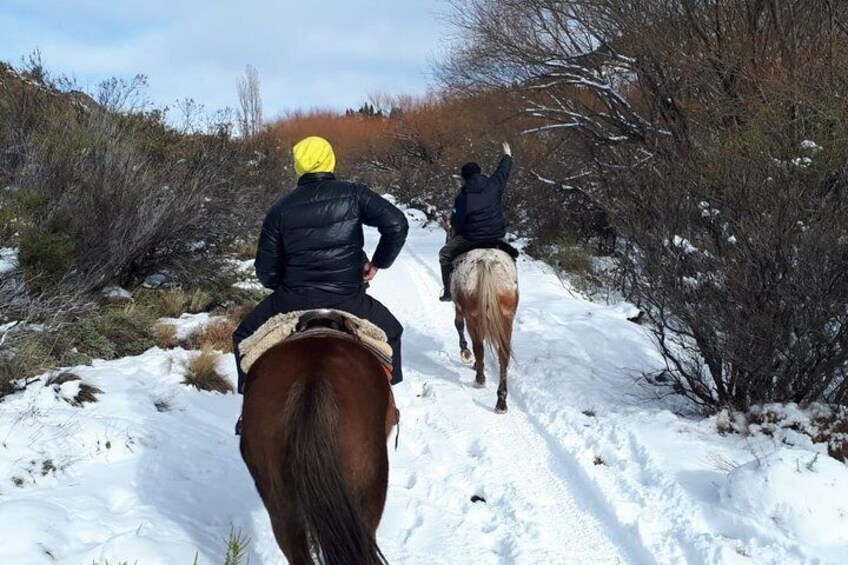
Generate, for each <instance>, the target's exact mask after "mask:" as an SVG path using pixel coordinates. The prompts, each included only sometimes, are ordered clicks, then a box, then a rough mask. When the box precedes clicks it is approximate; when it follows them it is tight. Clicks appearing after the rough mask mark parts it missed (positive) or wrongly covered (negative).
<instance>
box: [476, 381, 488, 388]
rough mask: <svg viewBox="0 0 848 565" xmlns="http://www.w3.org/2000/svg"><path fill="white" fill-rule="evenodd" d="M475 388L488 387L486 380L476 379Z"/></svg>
mask: <svg viewBox="0 0 848 565" xmlns="http://www.w3.org/2000/svg"><path fill="white" fill-rule="evenodd" d="M474 388H486V381H482V382H480V381H474Z"/></svg>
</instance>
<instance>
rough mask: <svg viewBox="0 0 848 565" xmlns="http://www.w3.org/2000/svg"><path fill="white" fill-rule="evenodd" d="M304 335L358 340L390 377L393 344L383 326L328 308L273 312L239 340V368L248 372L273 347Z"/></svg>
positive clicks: (302, 337)
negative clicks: (250, 333)
mask: <svg viewBox="0 0 848 565" xmlns="http://www.w3.org/2000/svg"><path fill="white" fill-rule="evenodd" d="M307 337H309V338H315V337H317V338H322V337H325V338H326V337H329V338H336V339H345V340H348V341H353V342H356V343H359V344H360V345H362V346H363V347H364V348H365V349H366V350H368V351H369V352H370V353H372V354H373V355H374V356H375V357H376V358H377V359H378V360H379V361H380V363H381V365H382V366H383V369H384V371H385V372H386V373H387V375H388V376H389V379H391V372H392V348H391V347H390V346H389V344H388V341H387V339H386V334H385V333H384V332H383V330H381V329H380V328H378V327H377V326H375V325H374V324H372V323H371V322H369V321H367V320H363V319H360V318H357V317H356V316H354V315H353V314H349V313H347V312H342V311H340V310H330V309H320V310H302V311H297V312H289V313H286V314H278V315H276V316H274V317H273V318H271V319H270V320H268V321H267V322H265V323H264V324H262V326H260V327H259V329H258V330H256V332H255V333H254V334H253V335H251V336H250V337H248V338H247V339H245V340H244V341H243V342H242V343H241V346H240V349H241V353H242V360H241V368H242V370H243V371H244V372H245V374H247V373H249V372H250V368H251V367H252V366H253V364H254V363H255V362H256V361H257V360H258V359H259V358H260V357H261V356H262V355H263V354H264V353H265V352H266V351H268V350H269V349H271V348H272V347H275V346H277V345H279V344H281V343H287V342H290V341H297V340H300V339H305V338H307Z"/></svg>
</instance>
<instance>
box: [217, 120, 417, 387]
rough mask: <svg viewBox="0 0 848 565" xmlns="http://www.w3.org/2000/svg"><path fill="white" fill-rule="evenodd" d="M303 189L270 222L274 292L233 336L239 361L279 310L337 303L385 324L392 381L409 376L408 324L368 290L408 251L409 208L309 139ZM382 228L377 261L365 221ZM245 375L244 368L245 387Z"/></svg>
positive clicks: (265, 237) (303, 145) (265, 233)
mask: <svg viewBox="0 0 848 565" xmlns="http://www.w3.org/2000/svg"><path fill="white" fill-rule="evenodd" d="M293 153H294V160H295V169H296V170H297V173H298V175H299V179H298V182H297V188H296V189H295V190H294V191H293V192H292V193H290V194H288V195H287V196H285V197H283V198H282V199H280V200H279V201H278V202H277V203H276V204H275V205H274V206H273V207H272V208H271V210H270V212H269V213H268V216H267V217H266V218H265V222H264V224H263V226H262V233H261V235H260V237H259V247H258V250H257V253H256V262H255V266H256V275H257V277H258V278H259V281H260V282H261V283H262V285H263V286H265V287H267V288H271V289H273V290H274V292H273V294H271V295H270V296H268V297H267V298H265V300H263V301H262V302H260V303H259V305H258V306H257V307H256V308H255V309H254V310H253V312H251V313H250V314H249V315H248V316H247V317H246V318H245V319H244V321H242V323H241V324H240V325H239V327H238V328H237V329H236V331H235V333H234V334H233V343H234V351H235V355H236V364H237V365H239V361H240V357H241V356H240V354H239V349H238V346H239V343H240V342H241V341H242V340H243V339H245V338H246V337H248V336H250V335H251V334H253V332H255V331H256V330H257V329H258V328H259V326H261V325H262V324H263V323H265V322H266V321H267V320H268V319H269V318H271V317H272V316H274V315H276V314H281V313H285V312H292V311H295V310H309V309H314V308H334V309H337V310H343V311H346V312H350V313H351V314H353V315H355V316H359V317H360V318H364V319H366V320H369V321H371V322H373V323H374V324H376V325H377V326H379V327H380V328H382V329H383V331H385V332H386V335H387V337H388V341H389V345H391V347H392V350H393V351H394V356H393V359H392V384H396V383H399V382H400V381H401V380H402V379H403V374H402V371H401V344H400V337H401V334H402V333H403V326H401V324H400V322H398V321H397V319H396V318H395V317H394V316H393V315H392V314H391V313H390V312H389V311H388V309H387V308H386V307H385V306H383V305H382V304H381V303H380V302H378V301H377V300H375V299H374V298H372V297H370V296H368V295H367V294H366V293H365V286H366V283H367V282H368V281H370V280H371V279H373V278H374V276H375V275H376V274H377V271H378V270H379V269H387V268H389V267H390V266H391V264H392V263H393V262H394V260H395V259H396V258H397V256H398V254H399V253H400V250H401V248H402V247H403V244H404V242H405V241H406V234H407V231H408V229H409V225H408V222H407V220H406V217H405V216H404V214H403V212H401V211H400V210H399V209H398V208H397V207H395V206H394V205H393V204H392V203H391V202H389V201H388V200H386V199H385V198H383V197H382V196H380V195H379V194H377V193H375V192H373V191H372V190H371V189H369V188H368V187H367V186H365V185H362V184H355V183H351V182H346V181H342V180H338V179H336V178H335V176H334V175H333V170H334V169H335V156H334V154H333V150H332V147H331V146H330V144H329V143H328V142H327V141H326V140H324V139H322V138H320V137H309V138H306V139H304V140H303V141H301V142H300V143H298V144H297V145H295V147H294V150H293ZM363 224H364V225H368V226H374V227H376V228H378V229H379V231H380V243H379V244H378V245H377V249H376V251H375V252H374V256H373V257H372V259H371V261H369V260H368V257H367V256H366V254H365V251H364V249H363V245H364V240H363V233H362V226H363ZM244 380H245V376H244V375H243V374H242V371H241V368H240V367H239V386H238V390H239V392H243V390H244V385H245V382H244Z"/></svg>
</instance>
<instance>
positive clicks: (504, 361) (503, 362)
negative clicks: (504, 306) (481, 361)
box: [495, 315, 512, 414]
mask: <svg viewBox="0 0 848 565" xmlns="http://www.w3.org/2000/svg"><path fill="white" fill-rule="evenodd" d="M505 320H506V321H507V327H506V338H507V342H506V345H507V347H506V348H505V349H504V350H501V351H498V365H499V366H500V367H499V368H500V381H499V382H498V402H497V404H495V412H496V413H497V414H505V413H506V410H507V407H506V395H507V390H506V380H507V372H508V371H509V359H510V355H509V352H510V347H511V344H512V317H511V316H509V315H507V317H505Z"/></svg>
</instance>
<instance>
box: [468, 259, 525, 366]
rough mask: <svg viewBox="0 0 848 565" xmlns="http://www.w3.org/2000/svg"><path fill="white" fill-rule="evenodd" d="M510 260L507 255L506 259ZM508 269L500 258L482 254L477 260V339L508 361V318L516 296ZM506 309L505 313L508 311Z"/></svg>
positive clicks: (510, 354)
mask: <svg viewBox="0 0 848 565" xmlns="http://www.w3.org/2000/svg"><path fill="white" fill-rule="evenodd" d="M506 260H507V261H510V263H511V260H510V259H508V258H507V259H506ZM509 274H510V273H509V270H508V268H507V267H506V264H505V263H504V259H502V258H500V257H498V256H495V257H494V258H488V257H487V258H483V259H481V260H479V261H478V262H477V299H478V301H479V302H478V311H479V326H478V331H479V332H480V339H482V340H483V341H484V342H485V343H486V344H487V345H488V346H489V347H491V348H492V351H493V352H494V353H495V354H496V355H497V356H498V359H500V361H501V362H502V363H503V364H504V366H506V365H508V364H509V361H510V359H511V358H512V319H511V318H509V317H508V316H511V315H512V314H513V313H514V312H515V303H516V300H517V297H516V293H517V292H518V291H517V289H515V288H514V286H513V280H510V279H508V278H507V275H509ZM508 313H509V314H508Z"/></svg>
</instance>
